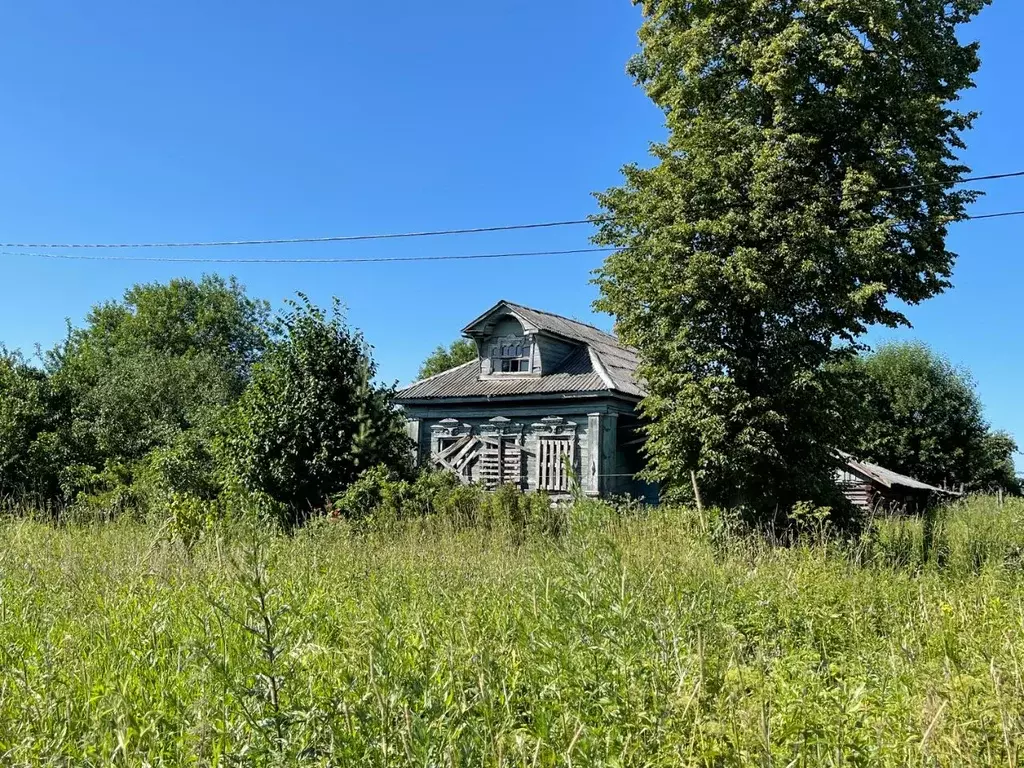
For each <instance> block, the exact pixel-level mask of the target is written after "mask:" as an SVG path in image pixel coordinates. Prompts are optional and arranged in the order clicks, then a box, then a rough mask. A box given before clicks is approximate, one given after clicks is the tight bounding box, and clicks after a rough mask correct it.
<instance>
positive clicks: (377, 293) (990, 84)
mask: <svg viewBox="0 0 1024 768" xmlns="http://www.w3.org/2000/svg"><path fill="white" fill-rule="evenodd" d="M243 7H244V11H242V10H241V9H242V8H243ZM377 8H379V6H377V5H376V4H373V3H328V2H307V3H300V4H296V3H291V4H284V3H250V4H244V6H243V5H239V4H236V3H223V2H197V1H195V0H187V1H182V2H178V3H174V4H171V3H165V4H159V5H157V4H150V3H135V2H132V3H129V2H104V3H92V4H87V3H80V2H70V0H69V1H67V2H44V1H40V2H32V3H10V4H7V5H6V7H5V8H4V9H3V11H2V12H0V98H2V100H3V105H4V119H3V120H2V121H0V181H2V185H0V241H5V242H76V241H77V242H110V241H120V242H131V241H135V242H138V241H175V240H207V239H214V240H216V239H237V238H261V237H298V236H319V235H332V234H354V233H368V232H389V231H408V230H421V229H434V228H457V227H465V226H486V225H499V224H507V223H516V222H529V221H546V220H551V219H565V218H579V217H582V216H585V215H586V214H588V213H591V212H593V211H594V210H595V209H594V203H593V200H592V198H591V197H590V193H591V192H593V191H594V190H599V189H604V188H606V187H608V186H610V185H613V184H615V183H616V182H617V180H618V178H619V176H618V169H619V167H620V166H621V165H622V164H624V163H626V162H629V161H643V160H644V158H645V156H646V151H647V146H648V143H649V142H650V141H651V140H655V139H657V138H659V137H661V136H662V135H663V129H662V120H661V116H660V114H659V113H658V112H657V111H656V110H655V109H654V108H653V107H652V106H651V105H650V104H649V103H648V102H647V100H646V98H645V96H644V95H643V93H642V92H641V91H639V90H638V89H636V88H635V87H634V86H633V84H632V83H631V81H630V80H629V78H628V77H627V76H626V75H625V72H624V67H625V63H626V60H627V59H628V57H629V56H630V55H631V54H632V53H633V52H634V51H635V50H636V28H637V26H638V23H639V20H640V15H639V11H638V10H637V9H635V8H633V7H632V6H631V5H630V3H628V2H627V1H626V0H559V2H557V3H552V2H541V0H491V1H490V2H487V3H481V2H479V0H475V2H469V1H468V0H446V1H445V2H441V3H421V2H415V3H414V2H408V0H405V1H404V2H403V1H401V0H400V1H399V2H396V3H391V4H389V5H388V10H387V12H386V13H382V12H380V11H379V10H376V9H377ZM1021 29H1024V3H1019V2H1013V0H996V3H995V5H994V6H993V7H991V8H989V9H987V10H986V11H985V12H984V13H983V14H982V15H981V17H980V18H979V19H978V20H977V21H976V22H975V23H974V24H973V25H971V27H969V28H968V29H966V30H965V35H964V36H965V38H970V39H977V40H980V41H981V43H982V59H983V66H982V70H981V72H980V73H979V76H978V78H977V81H978V89H977V90H975V91H973V92H971V93H969V94H967V95H966V97H965V100H964V101H965V104H966V105H968V106H970V107H971V108H976V109H979V110H981V111H982V113H983V114H982V117H981V118H980V119H979V121H978V123H977V126H976V129H975V130H974V131H973V133H972V134H971V135H970V136H969V139H968V141H969V144H970V149H969V150H968V152H967V154H966V159H967V161H968V163H969V164H970V165H971V166H972V167H973V168H974V170H975V172H976V173H978V174H987V173H997V172H1006V171H1016V170H1024V141H1022V140H1021V136H1022V126H1024V80H1022V79H1021V78H1020V41H1019V36H1018V34H1017V33H1018V32H1019V30H1021ZM983 188H984V189H985V190H986V191H987V192H988V193H989V194H988V196H987V197H985V198H984V199H982V200H981V201H980V202H979V203H978V204H977V205H976V207H975V211H976V212H978V213H984V212H989V211H1003V210H1011V209H1012V210H1017V209H1024V180H1016V181H1013V180H1011V181H999V182H992V183H989V184H986V185H984V187H983ZM588 235H589V228H588V227H575V228H564V229H554V230H540V231H531V232H511V233H495V234H489V235H477V236H467V237H459V238H437V239H422V240H405V241H387V242H370V243H353V244H330V245H291V246H274V247H269V246H264V247H250V248H237V249H230V250H217V251H213V252H211V255H214V256H217V257H238V258H244V257H258V256H266V257H295V258H303V257H331V256H338V257H342V256H353V257H363V256H409V255H442V254H456V255H457V254H464V253H479V252H500V251H510V250H548V249H562V248H577V247H586V246H587V244H588V243H587V237H588ZM1022 236H1024V218H1020V219H1005V220H996V221H984V222H970V223H964V224H960V225H957V227H956V228H955V230H954V231H953V234H952V238H951V243H952V246H953V247H954V249H955V250H957V251H958V252H959V253H960V255H961V258H960V261H959V263H958V266H957V269H956V273H955V275H954V282H955V288H954V289H953V290H952V291H950V292H948V293H947V294H945V295H943V296H941V297H939V298H937V299H934V300H932V301H931V302H928V303H927V304H925V305H923V306H921V307H916V308H912V309H911V310H910V317H911V319H912V321H913V322H914V325H915V327H914V328H913V329H909V330H900V331H896V332H890V331H885V332H877V333H873V334H872V336H871V340H872V341H875V342H877V341H880V340H883V339H886V338H893V337H895V338H915V339H922V340H924V341H926V342H928V343H929V344H931V345H932V346H933V347H935V348H936V349H938V350H939V351H941V352H942V353H944V354H946V355H947V356H948V357H950V358H951V359H952V360H953V361H954V362H955V363H958V364H960V365H963V366H966V367H968V368H970V369H971V370H972V372H973V373H974V376H975V378H976V380H977V384H978V389H979V392H980V394H981V396H982V399H983V400H984V402H985V404H986V407H987V414H988V416H989V418H990V419H991V421H992V422H993V423H994V424H995V425H996V426H998V427H1001V428H1005V429H1008V430H1010V431H1011V432H1013V433H1014V434H1015V435H1016V437H1017V438H1018V439H1019V440H1021V441H1022V442H1024V415H1022V414H1021V413H1020V411H1019V409H1018V407H1017V400H1018V398H1019V395H1018V389H1019V386H1018V381H1019V379H1020V378H1021V375H1022V373H1024V362H1022V361H1021V360H1020V359H1019V357H1018V355H1017V354H1016V353H1017V346H1018V345H1017V344H1016V342H1017V340H1018V339H1019V338H1020V337H1021V330H1022V317H1024V315H1022V306H1021V305H1022V303H1024V302H1022V300H1021V298H1020V294H1021V288H1020V286H1021V285H1024V258H1022V256H1021V254H1020V253H1019V252H1018V251H1019V249H1018V243H1019V242H1020V240H1021V238H1022ZM169 255H181V256H187V255H198V254H197V252H195V251H190V252H188V253H185V252H174V253H171V254H169ZM599 263H600V255H595V254H587V255H574V256H559V257H551V258H547V259H542V258H523V259H508V260H497V261H484V262H447V263H444V262H442V263H437V262H433V263H431V262H428V263H414V264H403V265H395V264H368V265H283V266H282V265H235V266H231V265H206V266H202V265H184V264H180V265H175V264H143V263H123V262H73V261H55V260H43V259H30V258H20V257H0V340H2V341H4V342H6V343H7V344H8V345H10V346H15V347H23V348H25V349H31V347H32V345H33V344H34V343H35V342H40V343H42V344H43V345H44V346H48V345H50V344H52V343H53V342H55V341H56V340H57V339H58V338H60V336H61V335H62V333H63V328H64V322H65V318H70V319H71V320H72V322H79V321H80V320H81V318H82V317H83V315H84V314H85V313H86V311H87V310H88V308H89V307H90V306H91V305H93V304H95V303H97V302H99V301H102V300H104V299H108V298H113V297H117V296H120V295H121V294H122V293H123V291H124V290H125V289H126V288H128V287H129V286H130V285H132V284H133V283H136V282H140V281H151V280H167V279H169V278H171V277H174V276H179V275H180V276H189V277H198V276H200V275H201V274H202V273H203V272H213V271H217V272H221V273H223V274H235V275H237V276H238V277H239V278H240V279H241V280H242V282H243V283H245V284H246V286H247V287H248V288H249V290H250V292H251V293H252V294H253V295H257V296H261V297H265V298H268V299H270V300H271V301H273V302H275V303H279V302H280V300H281V299H283V298H285V297H288V296H291V295H293V294H294V293H295V292H296V291H303V292H305V293H307V294H309V295H310V297H311V298H312V299H313V300H314V301H316V302H318V303H322V304H326V303H327V302H329V300H330V297H331V296H332V295H336V296H338V297H340V298H341V299H342V300H343V301H344V302H345V304H346V305H347V306H348V308H349V317H350V319H351V321H352V322H353V324H354V325H356V326H358V327H359V328H361V329H363V331H364V332H365V333H366V336H367V338H368V340H369V341H370V342H371V343H372V344H373V345H374V346H375V348H376V356H377V359H378V362H379V364H380V374H381V377H382V378H384V379H385V380H392V379H398V380H401V381H408V380H410V379H411V378H412V377H413V376H414V374H415V371H416V368H417V366H418V364H419V362H420V361H421V360H422V358H423V357H424V356H425V355H426V354H427V353H428V352H429V351H430V349H431V348H433V347H434V346H435V345H436V344H438V343H439V342H447V341H450V340H451V339H453V338H455V337H456V336H457V334H458V330H459V329H460V328H461V327H462V326H463V325H464V324H465V322H466V321H468V320H469V319H471V318H472V317H474V316H475V315H476V314H478V313H479V312H480V311H481V310H483V309H485V308H486V307H487V306H489V305H490V304H491V303H493V302H494V301H496V300H497V299H499V298H509V299H513V300H516V301H519V302H522V303H525V304H530V305H533V306H537V307H540V308H544V309H548V310H551V311H554V312H560V313H563V314H567V315H571V316H576V317H579V318H582V319H588V320H591V321H592V322H596V323H597V324H598V325H601V326H603V327H606V328H607V327H610V325H611V322H610V318H605V317H596V318H595V317H594V316H593V315H592V312H591V309H590V303H591V301H592V300H593V299H594V297H595V295H596V291H595V289H594V288H593V286H591V285H590V284H589V282H588V281H589V278H590V273H591V271H592V270H593V269H594V268H595V267H597V266H598V264H599Z"/></svg>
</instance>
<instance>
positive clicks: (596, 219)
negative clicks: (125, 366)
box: [0, 171, 1024, 261]
mask: <svg viewBox="0 0 1024 768" xmlns="http://www.w3.org/2000/svg"><path fill="white" fill-rule="evenodd" d="M1022 176H1024V171H1013V172H1011V173H995V174H988V175H985V176H971V177H969V178H966V179H960V180H958V181H955V182H953V184H954V185H960V184H969V183H971V182H975V181H994V180H997V179H1012V178H1019V177H1022ZM946 185H947V182H938V181H928V182H922V183H919V184H906V185H903V186H899V187H885V188H882V189H879V190H875V191H876V192H879V193H885V192H905V191H908V190H911V189H923V188H925V187H935V186H946ZM1008 215H1010V216H1013V215H1017V214H1016V213H1009V214H994V215H989V216H976V217H971V216H969V217H967V219H974V218H978V219H980V218H998V217H1001V216H1008ZM614 218H615V217H614V216H591V217H589V218H586V219H566V220H564V221H545V222H533V223H527V224H504V225H499V226H491V227H468V228H463V229H438V230H426V231H422V232H386V233H380V234H371V235H329V236H326V237H289V238H265V239H260V240H209V241H195V242H180V243H0V248H47V249H50V248H57V249H75V248H97V249H98V248H219V247H228V246H243V245H297V244H300V243H352V242H359V241H366V240H400V239H407V238H416V237H446V236H450V235H477V234H484V233H488V232H513V231H517V230H530V229H553V228H556V227H570V226H577V225H581V224H599V223H601V222H604V221H613V220H614ZM209 261H213V260H209Z"/></svg>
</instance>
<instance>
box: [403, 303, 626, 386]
mask: <svg viewBox="0 0 1024 768" xmlns="http://www.w3.org/2000/svg"><path fill="white" fill-rule="evenodd" d="M503 314H509V315H512V316H513V317H515V318H516V319H518V320H519V321H520V322H521V323H522V324H523V326H524V327H525V328H527V329H528V330H529V331H531V332H545V333H549V334H554V335H556V336H560V337H562V338H563V339H566V340H567V341H569V342H573V343H576V344H578V345H579V348H578V349H577V350H576V351H574V352H572V353H570V354H569V356H568V357H566V358H565V359H564V360H563V361H562V362H561V363H559V364H558V365H557V366H556V367H555V369H554V370H551V371H545V372H544V375H543V376H500V375H499V376H481V375H480V363H479V361H471V362H469V363H466V364H465V365H461V366H459V367H458V368H453V369H452V370H450V371H445V372H444V373H439V374H437V375H436V376H431V377H430V378H427V379H423V380H422V381H417V382H415V383H414V384H411V385H409V386H408V387H406V388H405V389H402V390H400V391H399V392H398V394H397V398H396V399H397V400H398V402H402V401H403V400H421V399H440V398H461V397H502V396H506V397H507V396H515V395H541V394H565V393H569V392H581V393H587V392H603V391H604V392H607V391H611V392H618V393H622V394H625V395H629V396H631V397H637V398H640V397H643V396H644V391H643V388H642V387H641V386H640V385H639V384H638V383H637V382H636V379H635V376H636V368H637V354H636V350H634V349H632V348H631V347H627V346H625V345H624V344H621V343H620V342H619V340H618V339H617V338H615V336H613V335H612V334H610V333H605V332H604V331H602V330H600V329H598V328H595V327H594V326H592V325H587V324H586V323H581V322H579V321H578V320H570V319H569V318H567V317H562V316H560V315H553V314H551V313H550V312H542V311H541V310H537V309H531V308H530V307H524V306H522V305H521V304H513V303H512V302H508V301H500V302H498V303H497V304H496V305H495V306H493V307H492V308H491V309H489V310H488V311H487V312H485V313H484V314H483V315H481V316H480V317H478V318H477V319H476V320H474V321H473V322H472V323H470V324H469V325H468V326H466V328H465V330H464V331H463V332H464V333H468V332H469V330H470V329H471V328H473V327H474V326H475V325H477V324H478V323H480V322H482V321H484V320H486V319H487V318H489V317H495V316H499V315H503Z"/></svg>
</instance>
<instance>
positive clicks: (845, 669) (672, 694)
mask: <svg viewBox="0 0 1024 768" xmlns="http://www.w3.org/2000/svg"><path fill="white" fill-rule="evenodd" d="M1022 513H1024V506H1022V505H1021V504H1020V503H1014V504H1008V505H1007V506H1005V507H1001V508H1000V507H997V506H996V505H995V503H994V502H992V501H989V500H977V501H974V502H972V503H971V504H969V505H964V506H961V507H959V508H957V509H954V510H952V511H950V512H949V513H947V514H945V515H944V516H943V517H942V519H941V520H940V521H939V524H938V525H936V526H933V530H932V532H931V533H930V534H929V535H930V536H931V537H932V542H933V544H932V549H931V550H928V551H930V552H932V553H936V552H941V551H943V550H942V547H941V546H939V545H936V544H934V542H935V541H936V540H939V541H944V542H947V544H946V545H944V546H945V547H946V551H947V554H946V555H945V556H944V557H942V558H940V557H938V556H937V555H929V554H928V553H927V552H928V551H926V550H925V549H924V544H923V541H924V533H923V529H922V527H921V525H920V524H919V523H915V522H913V521H886V522H884V523H883V524H882V525H881V526H879V529H878V533H877V534H876V535H872V536H870V537H868V538H866V539H865V540H863V541H860V542H853V543H845V544H844V543H838V542H835V541H830V542H819V543H814V544H812V543H804V544H798V545H795V546H790V547H772V546H769V545H767V544H765V543H763V542H761V541H758V540H755V539H746V538H742V537H738V536H735V535H725V534H722V533H721V531H720V530H719V531H716V530H705V529H704V528H702V526H701V525H699V524H697V523H696V521H695V520H693V519H692V518H691V517H689V516H688V515H687V513H686V512H685V511H672V510H666V511H660V512H658V511H655V512H652V513H650V514H649V515H647V516H646V517H644V518H643V519H639V518H636V519H632V518H625V519H623V518H621V517H618V516H616V515H614V514H612V513H611V512H610V511H609V510H608V509H606V508H603V507H600V506H595V505H592V504H591V505H581V506H580V508H579V509H578V510H576V511H574V513H573V514H572V515H571V516H570V518H569V520H568V525H567V527H563V528H562V529H560V533H561V535H560V536H559V537H557V538H552V537H551V536H550V535H545V534H542V533H540V532H537V531H530V532H528V535H525V536H524V535H523V534H522V531H521V530H520V531H514V530H513V531H510V530H507V529H505V528H503V527H500V526H498V527H492V528H490V530H485V529H481V528H479V527H477V528H462V529H457V528H456V527H454V526H446V525H443V524H437V525H432V524H429V523H428V522H426V521H420V522H418V523H415V524H408V525H404V526H398V527H397V529H391V530H389V531H388V532H387V533H369V534H367V533H356V532H354V531H352V530H351V529H349V528H348V527H347V526H346V525H345V524H344V523H337V522H325V523H321V524H317V525H313V526H311V527H309V528H307V529H306V530H304V531H302V532H300V533H299V534H297V535H295V536H291V537H285V536H270V535H266V534H261V533H257V532H255V531H253V530H252V529H249V528H246V527H244V526H240V525H239V526H235V527H231V528H218V529H215V530H214V531H212V532H210V533H207V534H205V535H204V536H203V537H201V538H200V539H199V541H198V543H197V544H196V545H195V547H194V548H192V549H191V550H185V549H184V548H183V547H182V546H181V545H180V544H179V543H176V542H174V541H171V540H168V538H167V536H166V531H165V530H162V529H160V528H159V527H158V526H148V525H142V524H133V523H128V522H118V523H113V524H107V525H96V526H87V527H67V528H54V527H49V526H46V525H43V524H39V523H33V522H26V521H8V522H6V523H3V524H2V525H0V670H2V671H0V675H2V679H0V764H3V765H62V766H63V765H67V766H71V765H74V766H80V765H94V766H106V765H133V766H134V765H138V766H142V765H153V766H156V765H169V766H171V765H174V766H176V765H204V766H205V765H235V764H243V765H322V766H327V765H332V766H333V765H371V766H372V765H423V766H427V765H462V766H478V765H509V766H512V765H516V766H519V765H523V766H532V765H566V766H569V765H574V766H591V765H636V766H640V765H643V766H647V765H655V766H657V765H664V766H676V765H681V764H682V765H779V766H786V765H815V766H816V765H840V764H843V765H872V766H874V765H900V766H902V765H992V764H1005V765H1016V764H1018V760H1019V759H1020V756H1021V755H1020V748H1019V747H1018V742H1019V741H1021V736H1022V735H1024V720H1022V715H1024V679H1022V676H1021V666H1020V662H1021V659H1022V658H1024V638H1022V635H1021V629H1022V621H1024V601H1022V598H1024V580H1022V575H1021V574H1020V572H1019V570H1018V568H1017V564H1016V556H1015V554H1014V553H1015V551H1016V550H1015V549H1014V547H1015V546H1016V544H1015V542H1017V541H1021V540H1022V539H1024V534H1022V533H1021V528H1020V526H1019V524H1018V521H1019V520H1020V518H1021V516H1022ZM584 518H586V519H587V522H586V523H581V520H583V519H584ZM936 530H937V531H939V533H938V534H936V533H935V531H936ZM908 542H909V543H908ZM915 552H916V553H917V554H916V555H915V554H914V553H915ZM979 553H980V554H979Z"/></svg>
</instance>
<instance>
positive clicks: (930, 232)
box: [595, 0, 986, 517]
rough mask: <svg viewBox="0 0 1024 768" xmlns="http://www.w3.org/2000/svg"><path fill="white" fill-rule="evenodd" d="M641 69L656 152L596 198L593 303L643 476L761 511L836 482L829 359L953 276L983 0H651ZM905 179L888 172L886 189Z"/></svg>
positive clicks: (836, 427)
mask: <svg viewBox="0 0 1024 768" xmlns="http://www.w3.org/2000/svg"><path fill="white" fill-rule="evenodd" d="M638 4H639V5H641V7H642V9H643V12H644V16H645V20H644V23H643V26H642V28H641V30H640V42H641V46H642V50H641V52H640V53H639V54H638V55H637V56H636V58H635V59H634V60H633V61H632V62H631V63H630V66H629V71H630V73H631V74H632V75H633V77H634V78H635V79H636V82H637V83H638V84H639V85H641V86H642V87H644V88H645V90H646V91H647V93H648V95H649V96H650V98H651V99H652V101H653V102H654V103H655V104H656V105H657V106H658V107H659V108H661V109H662V110H663V111H664V113H665V117H666V123H667V127H668V130H669V136H668V139H667V140H666V141H665V142H664V143H660V144H656V145H654V147H653V150H652V154H653V156H654V160H655V164H654V165H653V166H652V167H641V166H638V165H631V166H627V167H626V168H625V169H624V174H625V183H624V185H623V186H622V187H619V188H616V189H612V190H609V191H608V192H606V193H604V194H601V195H598V199H599V201H600V203H601V205H602V207H603V208H604V209H605V210H606V212H607V217H605V218H602V219H600V220H599V226H600V229H599V233H598V235H597V236H596V238H595V242H596V243H598V244H600V245H609V246H614V247H616V248H617V249H619V250H618V251H617V252H616V253H615V254H613V255H612V256H610V257H609V258H608V260H607V262H606V263H605V265H604V267H603V269H602V270H601V271H600V273H599V277H598V283H599V285H600V288H601V299H600V301H599V302H598V307H599V308H600V309H602V310H606V311H609V312H611V313H613V314H614V315H615V316H616V319H617V330H618V332H619V334H620V336H621V337H622V339H623V340H624V341H625V342H627V343H629V344H632V345H633V346H635V347H637V348H638V350H639V352H640V357H641V362H642V365H641V369H640V373H641V375H642V376H643V378H644V379H645V380H646V383H647V389H648V392H649V397H648V398H647V399H646V400H645V402H644V404H643V411H644V414H645V415H646V416H647V417H648V418H649V420H650V424H651V427H650V430H649V435H650V441H649V444H648V451H649V453H650V457H651V461H652V464H651V475H652V476H653V477H654V478H655V479H658V480H662V481H665V482H666V483H667V484H668V486H669V489H670V490H674V491H676V492H677V493H678V494H686V493H687V490H686V488H687V485H688V483H689V481H690V472H691V470H697V471H698V474H699V481H700V484H701V491H702V493H703V494H704V496H705V501H706V502H707V503H708V504H709V505H723V506H732V505H734V504H741V505H744V506H747V507H749V508H752V509H753V510H755V511H756V512H758V513H759V514H760V515H761V516H762V517H764V516H769V515H772V514H774V512H775V510H778V509H786V508H789V507H791V506H792V504H793V503H794V502H795V501H797V500H799V499H813V500H816V501H819V500H822V497H823V495H825V494H826V493H827V491H828V489H829V488H830V487H831V470H832V466H833V463H834V461H833V458H832V453H831V448H832V447H834V446H837V445H841V444H842V443H843V442H844V441H845V440H844V439H845V437H846V435H847V433H848V425H847V424H846V422H845V419H844V418H843V415H844V413H845V412H846V403H845V402H844V398H845V397H846V393H847V388H846V385H845V381H844V380H843V378H842V377H841V376H840V374H839V373H838V372H837V371H836V369H835V368H834V367H833V366H832V365H831V364H832V363H834V362H836V361H838V360H842V359H843V358H844V357H846V356H848V355H849V354H850V353H851V351H852V350H853V349H855V348H856V346H857V343H858V341H857V340H858V338H859V337H860V336H861V335H862V334H863V333H864V332H865V330H866V328H867V327H868V326H870V325H872V324H882V325H888V326H895V325H899V324H903V323H906V318H905V317H904V316H903V314H902V313H901V312H900V310H899V305H898V304H896V303H895V301H899V302H904V303H909V304H915V303H917V302H920V301H923V300H925V299H927V298H929V297H931V296H934V295H935V294H936V293H938V292H940V291H942V290H943V289H944V288H946V287H948V285H949V276H950V273H951V269H952V265H953V261H954V254H952V253H950V252H949V250H947V248H946V245H945V238H946V233H947V228H948V226H949V224H950V223H951V222H954V221H956V220H958V219H961V218H963V216H964V215H965V206H966V205H967V204H968V203H969V202H970V201H972V200H973V199H974V198H975V194H974V193H972V192H970V191H957V190H956V189H955V185H956V184H957V182H958V181H959V180H960V179H962V178H963V177H964V174H965V172H966V171H967V169H966V168H965V167H964V166H963V165H961V164H960V163H959V162H958V161H957V159H956V153H957V151H958V150H960V149H962V148H963V146H964V145H963V141H962V134H963V132H964V131H965V130H966V129H967V128H968V127H969V126H970V125H971V122H972V120H973V117H974V116H973V115H972V114H970V113H963V112H959V111H957V110H956V109H954V108H953V102H955V100H956V99H957V96H958V93H959V92H960V91H961V90H963V89H966V88H968V87H970V86H971V85H972V81H971V78H972V75H973V73H974V72H975V71H976V70H977V68H978V65H979V61H978V56H977V46H976V45H975V44H966V45H964V44H961V43H960V42H959V41H958V39H957V36H956V29H957V26H958V25H959V24H962V23H964V22H966V21H968V20H969V19H970V18H971V17H972V16H974V14H976V13H977V12H978V11H979V10H980V9H981V8H982V7H983V6H984V5H985V4H986V2H985V0H952V1H950V0H921V1H920V2H914V3H908V2H906V0H851V1H837V0H795V1H794V2H760V1H759V2H751V0H725V1H723V2H715V3H710V2H696V3H695V2H689V0H659V1H658V2H655V1H654V0H643V1H642V2H639V3H638ZM894 188H895V189H894Z"/></svg>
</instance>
